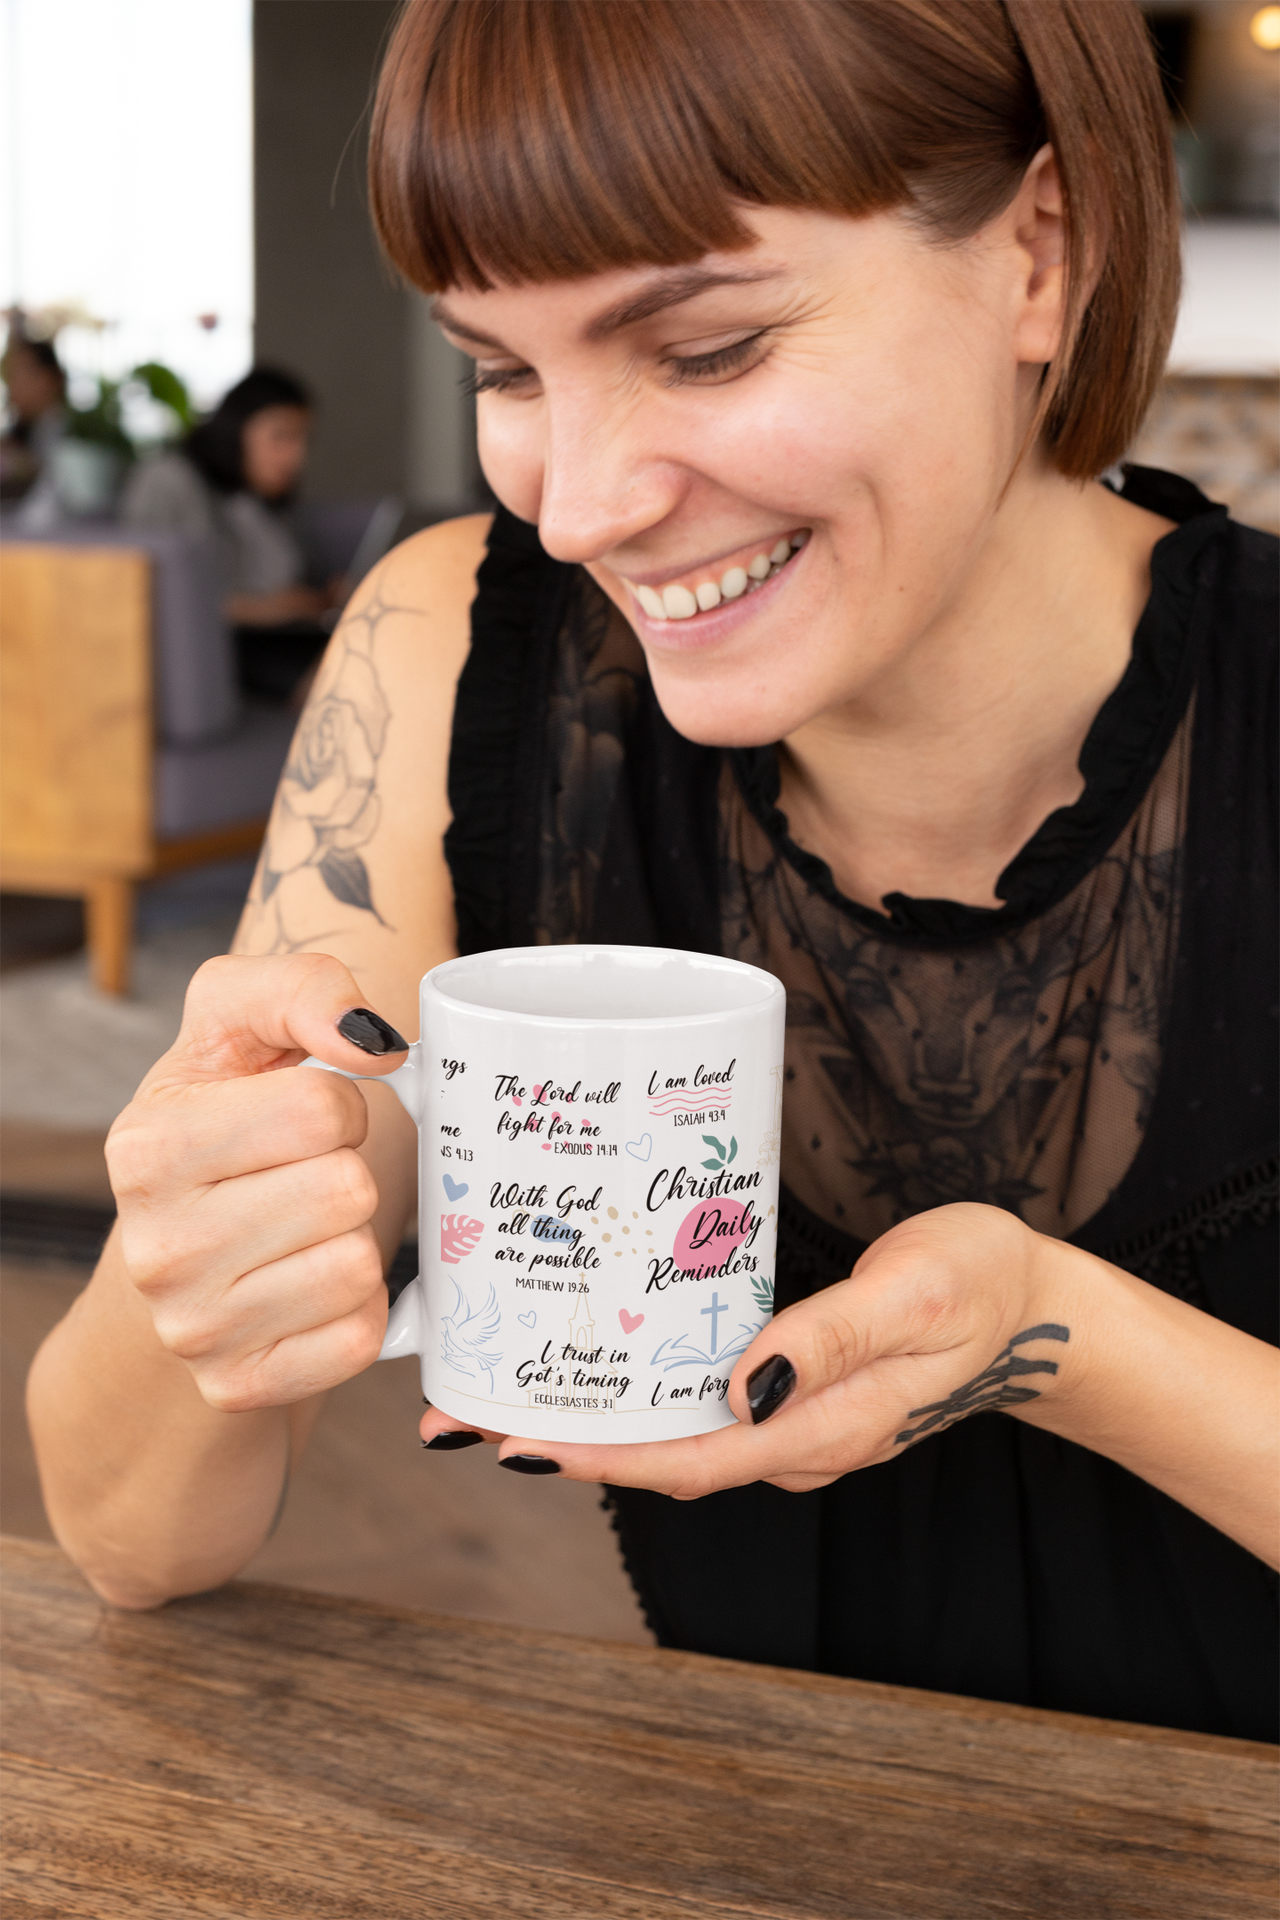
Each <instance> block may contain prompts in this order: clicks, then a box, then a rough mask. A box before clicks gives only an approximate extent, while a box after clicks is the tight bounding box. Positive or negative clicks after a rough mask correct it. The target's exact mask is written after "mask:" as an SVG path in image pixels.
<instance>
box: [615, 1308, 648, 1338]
mask: <svg viewBox="0 0 1280 1920" xmlns="http://www.w3.org/2000/svg"><path fill="white" fill-rule="evenodd" d="M618 1318H619V1320H621V1322H622V1331H623V1332H624V1333H634V1332H635V1330H636V1328H637V1327H642V1326H643V1325H644V1315H643V1314H642V1313H628V1312H627V1310H626V1308H625V1307H619V1308H618Z"/></svg>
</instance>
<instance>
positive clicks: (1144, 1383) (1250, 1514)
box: [1018, 1240, 1280, 1566]
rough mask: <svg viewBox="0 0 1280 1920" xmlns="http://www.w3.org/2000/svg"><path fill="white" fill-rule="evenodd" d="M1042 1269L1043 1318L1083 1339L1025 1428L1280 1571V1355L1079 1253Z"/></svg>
mask: <svg viewBox="0 0 1280 1920" xmlns="http://www.w3.org/2000/svg"><path fill="white" fill-rule="evenodd" d="M1042 1258H1043V1274H1042V1285H1041V1288H1040V1298H1041V1302H1042V1304H1043V1306H1044V1309H1045V1311H1044V1314H1043V1316H1042V1317H1043V1318H1044V1319H1046V1320H1053V1321H1056V1322H1060V1323H1061V1324H1063V1325H1065V1326H1067V1327H1068V1328H1069V1329H1070V1339H1069V1341H1068V1342H1067V1343H1066V1345H1065V1347H1064V1348H1063V1351H1062V1354H1061V1359H1060V1369H1059V1374H1058V1376H1057V1379H1056V1381H1055V1383H1054V1386H1053V1389H1052V1390H1051V1391H1049V1392H1046V1393H1044V1394H1042V1395H1041V1396H1040V1397H1039V1398H1037V1399H1034V1400H1030V1401H1028V1402H1027V1403H1026V1405H1025V1406H1023V1407H1021V1408H1019V1410H1018V1417H1019V1418H1021V1419H1023V1420H1026V1421H1027V1422H1029V1423H1030V1424H1032V1425H1034V1426H1040V1427H1045V1428H1047V1429H1048V1430H1049V1431H1050V1432H1053V1433H1057V1434H1060V1435H1061V1436H1062V1438H1063V1439H1067V1440H1074V1441H1076V1442H1078V1443H1079V1444H1080V1445H1081V1446H1085V1447H1089V1448H1091V1449H1092V1450H1093V1451H1094V1452H1096V1453H1101V1454H1104V1455H1106V1457H1107V1458H1108V1459H1110V1460H1115V1461H1116V1462H1118V1463H1119V1465H1121V1466H1123V1467H1127V1468H1128V1469H1129V1470H1130V1471H1131V1472H1132V1473H1136V1474H1138V1475H1139V1476H1140V1477H1141V1478H1142V1479H1143V1480H1147V1481H1149V1482H1150V1483H1151V1485H1152V1486H1156V1487H1159V1488H1160V1489H1161V1490H1162V1491H1163V1492H1165V1493H1167V1494H1169V1495H1170V1496H1171V1497H1172V1498H1173V1499H1175V1500H1177V1501H1179V1502H1180V1503H1181V1504H1182V1505H1183V1506H1185V1507H1189V1508H1190V1509H1191V1511H1192V1512H1193V1513H1198V1514H1199V1515H1200V1516H1201V1518H1202V1519H1205V1520H1207V1521H1209V1523H1210V1524H1211V1525H1212V1526H1215V1527H1218V1528H1220V1529H1221V1531H1222V1532H1223V1533H1226V1534H1229V1535H1230V1536H1231V1538H1232V1539H1233V1540H1237V1541H1239V1543H1240V1544H1241V1546H1243V1547H1246V1548H1247V1549H1248V1550H1249V1552H1250V1553H1254V1554H1257V1556H1258V1558H1259V1559H1261V1560H1265V1561H1266V1562H1267V1563H1268V1565H1270V1566H1277V1565H1280V1447H1278V1446H1277V1437H1278V1433H1280V1352H1278V1351H1277V1350H1276V1348H1274V1347H1271V1346H1269V1345H1268V1344H1267V1343H1266V1342H1265V1341H1262V1340H1255V1339H1253V1338H1252V1337H1251V1336H1250V1335H1249V1334H1246V1333H1241V1332H1240V1331H1239V1330H1238V1329H1237V1328H1235V1327H1232V1326H1228V1325H1227V1324H1226V1323H1225V1322H1224V1321H1221V1320H1216V1319H1214V1318H1213V1316H1212V1315H1210V1314H1207V1313H1201V1312H1199V1311H1198V1310H1197V1309H1196V1308H1195V1307H1191V1306H1188V1305H1187V1304H1186V1303H1185V1302H1184V1301H1181V1300H1177V1299H1174V1298H1173V1297H1172V1296H1171V1295H1169V1294H1166V1293H1162V1292H1161V1291H1160V1290H1159V1288H1157V1287H1152V1286H1148V1285H1147V1284H1146V1283H1145V1282H1144V1281H1141V1280H1135V1279H1134V1278H1133V1277H1132V1275H1130V1274H1127V1273H1124V1272H1122V1271H1121V1270H1120V1269H1119V1268H1117V1267H1113V1266H1110V1265H1108V1263H1107V1262H1106V1261H1103V1260H1097V1259H1095V1258H1094V1257H1093V1256H1092V1255H1091V1254H1087V1253H1082V1252H1081V1251H1080V1250H1079V1249H1078V1248H1075V1247H1070V1246H1067V1245H1065V1244H1064V1243H1062V1242H1060V1241H1052V1240H1044V1241H1043V1242H1042Z"/></svg>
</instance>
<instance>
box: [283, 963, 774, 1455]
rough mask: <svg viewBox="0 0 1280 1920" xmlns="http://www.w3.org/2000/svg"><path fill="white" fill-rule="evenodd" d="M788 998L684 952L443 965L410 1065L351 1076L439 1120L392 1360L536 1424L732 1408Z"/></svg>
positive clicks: (767, 1245) (428, 1154) (591, 1432)
mask: <svg viewBox="0 0 1280 1920" xmlns="http://www.w3.org/2000/svg"><path fill="white" fill-rule="evenodd" d="M785 1005H786V996H785V994H784V992H783V989H782V986H781V985H780V983H779V982H778V981H777V980H775V979H774V977H773V975H772V974H768V973H764V972H762V971H761V970H760V969H759V968H757V967H749V966H744V965H743V964H742V963H741V962H740V961H737V960H725V959H720V958H717V957H715V956H713V955H707V954H698V953H680V952H675V951H671V950H668V949H665V948H654V947H602V946H563V947H512V948H504V949H501V950H499V951H497V952H494V953H478V954H472V955H469V956H467V957H465V958H463V959H460V960H449V961H446V962H445V963H444V964H443V965H442V966H439V967H435V968H433V969H432V971H431V972H430V973H428V974H427V975H426V976H425V978H424V979H423V981H422V986H421V1014H422V1025H421V1028H420V1032H421V1034H422V1039H421V1040H420V1041H418V1042H417V1043H415V1045H413V1046H412V1047H411V1048H410V1049H409V1058H408V1060H407V1061H406V1062H405V1064H404V1065H403V1066H401V1067H397V1068H396V1070H395V1071H394V1072H393V1073H389V1074H379V1075H372V1074H366V1075H359V1074H351V1075H348V1076H347V1077H348V1078H350V1079H362V1078H363V1079H374V1078H377V1079H382V1080H385V1081H386V1083H387V1084H388V1085H389V1086H391V1087H393V1088H394V1089H395V1091H396V1093H397V1094H398V1095H399V1097H400V1099H401V1101H402V1102H403V1104H404V1106H405V1108H406V1109H407V1111H408V1112H409V1114H410V1115H411V1116H412V1118H413V1119H414V1120H415V1121H416V1122H417V1124H418V1147H419V1153H418V1182H419V1185H418V1193H419V1245H420V1259H421V1262H422V1271H421V1273H420V1274H419V1276H418V1278H417V1279H416V1280H414V1281H412V1282H411V1283H410V1285H409V1286H408V1287H406V1288H405V1290H404V1292H403V1293H402V1294H401V1295H400V1297H399V1299H398V1300H397V1301H396V1303H395V1305H394V1307H393V1308H392V1310H391V1318H390V1321H389V1323H388V1326H387V1337H386V1340H385V1342H384V1344H383V1348H382V1353H381V1355H380V1358H382V1359H384V1360H386V1359H392V1358H395V1357H396V1356H398V1355H400V1354H406V1353H416V1354H418V1355H420V1356H421V1361H422V1391H423V1393H424V1394H425V1395H426V1396H427V1398H428V1400H430V1402H431V1404H432V1405H433V1406H435V1407H439V1408H440V1409H441V1410H442V1411H443V1412H445V1413H448V1414H452V1415H453V1416H454V1418H455V1419H458V1420H463V1421H467V1422H470V1423H471V1424H473V1425H476V1426H481V1427H487V1428H490V1429H495V1430H497V1431H499V1432H504V1433H515V1434H518V1435H520V1436H521V1437H522V1438H526V1439H532V1440H590V1441H595V1442H597V1443H598V1442H602V1441H606V1442H623V1441H637V1440H670V1439H677V1438H681V1437H684V1436H686V1435H688V1434H694V1433H706V1432H709V1431H710V1430H711V1429H712V1428H715V1427H722V1426H728V1425H731V1424H732V1422H733V1415H732V1413H731V1412H730V1411H729V1408H728V1406H727V1405H726V1403H725V1392H726V1389H727V1387H728V1384H729V1375H730V1373H731V1372H732V1370H733V1365H734V1362H735V1360H736V1359H737V1358H738V1356H739V1355H740V1354H741V1353H742V1352H743V1351H744V1350H745V1349H746V1347H747V1346H748V1345H749V1344H750V1342H751V1341H752V1340H753V1339H754V1338H755V1335H756V1334H757V1333H758V1332H759V1331H760V1328H761V1327H762V1326H763V1325H764V1324H765V1322H766V1320H768V1318H769V1317H770V1315H771V1313H772V1311H773V1280H774V1248H775V1244H776V1237H777V1221H778V1214H777V1206H778V1160H779V1148H780V1143H781V1125H782V1048H783V1027H784V1019H785ZM314 1064H316V1065H320V1064H322V1063H321V1062H315V1063H314ZM331 1071H336V1069H331Z"/></svg>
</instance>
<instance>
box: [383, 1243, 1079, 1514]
mask: <svg viewBox="0 0 1280 1920" xmlns="http://www.w3.org/2000/svg"><path fill="white" fill-rule="evenodd" d="M1058 1244H1059V1243H1056V1242H1049V1241H1045V1239H1044V1238H1043V1236H1042V1235H1040V1234H1037V1233H1033V1232H1032V1231H1031V1229H1030V1228H1029V1227H1026V1226H1024V1225H1022V1223H1021V1222H1020V1221H1018V1220H1016V1219H1014V1217H1013V1216H1012V1215H1011V1214H1008V1213H1004V1212H1002V1211H1001V1210H1000V1209H999V1208H997V1207H987V1206H974V1205H961V1206H951V1207H940V1208H938V1209H937V1210H936V1211H934V1212H931V1213H926V1214H920V1215H918V1216H917V1217H916V1218H914V1219H912V1220H908V1221H905V1222H904V1223H903V1224H902V1225H901V1226H898V1227H895V1228H894V1229H893V1230H892V1231H891V1232H889V1233H886V1234H885V1235H884V1236H883V1238H882V1239H880V1240H877V1241H876V1242H875V1244H874V1245H873V1246H872V1247H870V1248H869V1249H868V1251H867V1252H866V1253H865V1254H864V1255H863V1256H862V1258H861V1260H860V1261H859V1262H858V1264H857V1266H856V1268H855V1269H854V1271H853V1274H852V1275H851V1277H850V1278H849V1279H847V1280H841V1281H839V1282H837V1284H836V1285H834V1286H830V1287H826V1288H824V1289H823V1291H822V1292H820V1293H816V1294H814V1295H812V1296H811V1297H810V1298H809V1299H807V1300H802V1301H800V1302H799V1303H798V1304H797V1305H795V1306H792V1307H787V1308H786V1309H785V1310H784V1311H783V1312H781V1313H779V1314H778V1315H777V1317H776V1318H775V1319H773V1320H771V1321H770V1322H769V1324H768V1325H767V1326H766V1327H764V1328H763V1329H762V1331H761V1332H760V1333H759V1334H758V1335H757V1336H756V1339H755V1340H754V1341H753V1342H752V1344H751V1346H749V1347H748V1348H747V1350H746V1352H745V1353H744V1354H743V1355H742V1357H741V1359H740V1360H739V1361H738V1363H737V1365H736V1366H735V1368H734V1370H733V1375H732V1378H731V1380H730V1384H729V1393H728V1403H729V1406H730V1408H731V1409H732V1411H733V1412H734V1413H735V1414H736V1415H737V1424H736V1425H733V1426H728V1427H721V1428H719V1429H717V1430H716V1431H715V1432H713V1433H704V1434H699V1435H698V1436H697V1437H696V1438H694V1439H689V1440H663V1441H655V1442H650V1443H648V1444H645V1445H636V1446H607V1447H602V1446H578V1445H570V1444H567V1443H562V1442H558V1441H557V1442H555V1443H552V1442H549V1441H523V1440H520V1439H518V1438H515V1437H510V1436H501V1435H498V1434H486V1436H485V1437H486V1438H489V1439H495V1440H496V1439H501V1441H502V1456H503V1458H504V1459H506V1458H509V1457H510V1456H511V1455H513V1454H523V1455H525V1456H526V1457H528V1456H534V1457H537V1458H541V1459H544V1460H554V1461H555V1462H556V1464H557V1465H558V1467H559V1470H560V1472H561V1473H562V1474H563V1475H565V1476H566V1477H567V1478H569V1479H573V1480H596V1481H608V1482H610V1483H611V1484H613V1485H615V1486H632V1487H649V1488H652V1489H653V1490H654V1491H656V1492H659V1493H668V1494H672V1495H673V1496H674V1497H675V1498H676V1499H678V1500H696V1499H699V1498H701V1496H702V1495H703V1494H707V1493H714V1492H715V1491H717V1490H718V1489H719V1488H722V1487H738V1486H744V1485H746V1484H748V1483H750V1482H752V1481H755V1480H768V1481H770V1482H771V1483H772V1484H773V1485H774V1486H778V1487H784V1488H786V1489H788V1490H789V1491H791V1492H804V1491H807V1490H808V1489H810V1488H812V1487H822V1486H826V1485H827V1483H828V1482H829V1481H831V1480H835V1479H838V1478H839V1476H840V1475H841V1474H844V1473H848V1472H850V1471H851V1469H853V1468H855V1467H869V1466H874V1465H875V1464H876V1463H877V1462H879V1461H882V1460H889V1459H892V1458H893V1456H894V1455H895V1454H898V1453H901V1452H902V1451H903V1449H904V1448H905V1447H907V1446H909V1445H910V1444H911V1442H912V1441H913V1440H914V1439H917V1438H923V1437H925V1436H926V1435H927V1434H929V1433H936V1432H939V1431H941V1429H942V1428H943V1427H946V1426H950V1425H951V1424H952V1423H953V1422H954V1421H956V1420H959V1419H962V1418H963V1417H964V1416H965V1414H967V1413H972V1412H976V1411H977V1410H978V1409H979V1408H980V1407H1014V1406H1018V1405H1024V1404H1026V1403H1027V1402H1029V1401H1031V1400H1034V1399H1035V1398H1036V1397H1037V1396H1039V1395H1042V1394H1047V1393H1050V1392H1052V1390H1053V1388H1054V1386H1055V1384H1056V1380H1057V1376H1058V1369H1059V1366H1060V1365H1061V1363H1062V1362H1063V1360H1064V1357H1065V1355H1066V1353H1067V1343H1068V1341H1069V1338H1070V1329H1069V1326H1068V1325H1067V1324H1066V1323H1065V1320H1064V1305H1065V1303H1064V1301H1063V1300H1062V1299H1061V1297H1059V1298H1057V1299H1055V1298H1053V1297H1051V1296H1052V1295H1053V1293H1054V1286H1053V1283H1052V1281H1051V1280H1049V1279H1048V1278H1047V1275H1046V1267H1048V1268H1050V1269H1051V1270H1052V1268H1053V1266H1054V1264H1055V1263H1054V1262H1052V1260H1050V1261H1046V1260H1045V1259H1044V1257H1043V1250H1045V1249H1048V1250H1049V1251H1050V1253H1052V1251H1053V1250H1054V1249H1055V1248H1056V1247H1057V1246H1058ZM1061 1292H1062V1289H1061V1288H1060V1287H1059V1289H1058V1293H1059V1296H1060V1295H1061ZM461 1425H462V1423H461V1422H459V1421H455V1420H452V1419H450V1418H449V1417H448V1416H447V1415H444V1414H441V1413H439V1412H437V1411H436V1410H434V1409H432V1410H431V1411H430V1412H428V1413H427V1414H426V1416H425V1417H424V1419H423V1422H422V1427H421V1432H422V1436H423V1438H424V1439H427V1440H429V1439H431V1438H432V1437H434V1435H436V1434H438V1433H440V1432H442V1431H446V1430H448V1429H451V1428H452V1429H457V1428H458V1427H460V1426H461ZM546 1470H547V1469H543V1471H546ZM535 1471H536V1469H535Z"/></svg>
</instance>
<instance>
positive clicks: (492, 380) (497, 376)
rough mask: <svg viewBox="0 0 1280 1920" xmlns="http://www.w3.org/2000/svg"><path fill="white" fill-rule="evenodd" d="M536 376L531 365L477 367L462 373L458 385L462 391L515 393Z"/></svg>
mask: <svg viewBox="0 0 1280 1920" xmlns="http://www.w3.org/2000/svg"><path fill="white" fill-rule="evenodd" d="M536 378H537V376H536V374H535V373H534V371H533V368H532V367H479V366H477V367H476V368H475V369H474V370H473V371H472V372H471V373H464V374H463V376H462V378H461V380H460V381H459V382H458V385H459V386H460V387H461V388H462V391H463V392H464V393H517V392H518V391H519V390H520V388H521V387H522V386H525V385H527V384H528V382H529V381H531V380H534V379H536Z"/></svg>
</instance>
